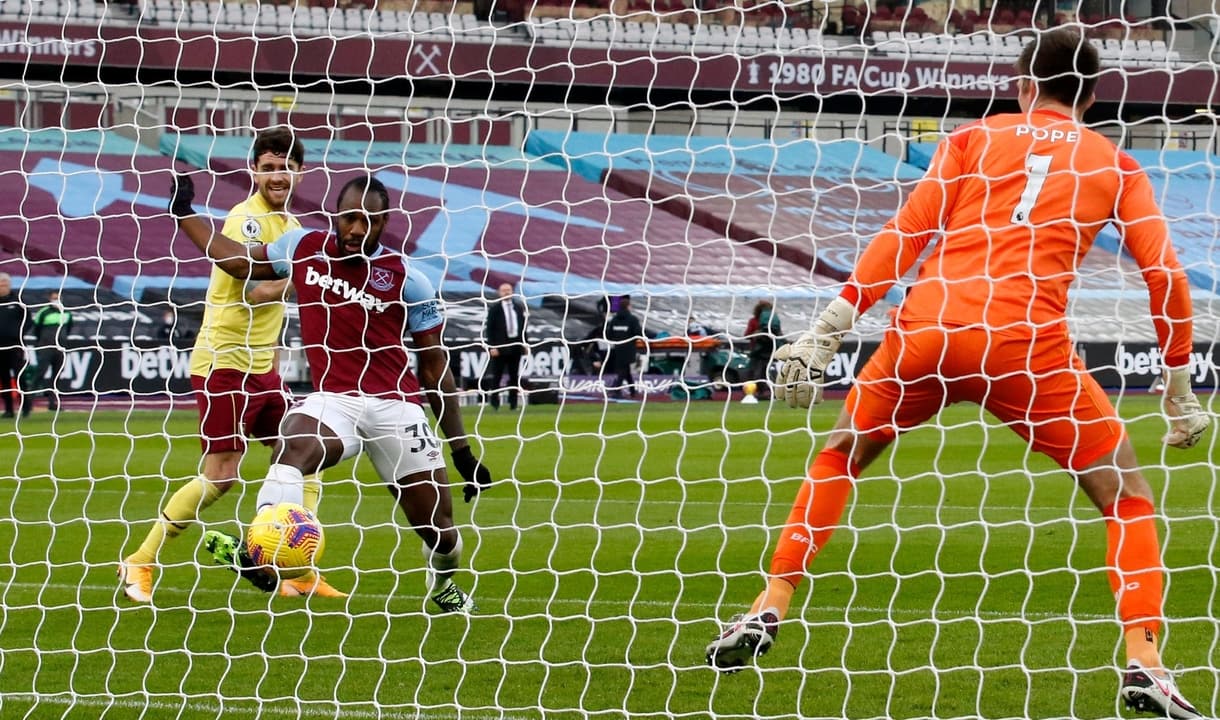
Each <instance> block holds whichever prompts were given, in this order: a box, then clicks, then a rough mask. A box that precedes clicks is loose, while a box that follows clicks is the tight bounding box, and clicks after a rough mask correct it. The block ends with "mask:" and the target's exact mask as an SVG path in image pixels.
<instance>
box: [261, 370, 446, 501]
mask: <svg viewBox="0 0 1220 720" xmlns="http://www.w3.org/2000/svg"><path fill="white" fill-rule="evenodd" d="M288 415H305V416H307V417H310V418H313V419H315V420H317V421H319V422H320V423H321V424H323V425H325V426H326V427H328V428H330V429H331V430H332V431H334V433H335V434H336V435H338V436H339V439H340V440H342V441H343V459H344V460H347V459H349V458H353V457H355V456H356V455H358V454H359V453H360V452H361V451H362V450H363V451H364V452H367V453H368V456H369V459H370V460H372V461H373V467H374V468H376V469H377V474H378V475H380V476H381V480H382V481H383V482H385V483H387V484H395V482H396V481H397V480H399V479H401V478H404V477H406V476H408V475H414V474H416V473H423V472H432V471H434V470H443V469H444V467H445V457H444V455H443V454H442V452H441V442H440V440H439V439H438V438H437V437H436V433H434V432H432V426H431V425H430V424H429V423H428V417H427V416H426V415H425V414H424V409H423V408H422V407H420V406H419V405H417V404H416V403H412V402H406V401H405V400H394V399H391V398H378V397H369V396H362V395H341V394H339V393H329V392H315V393H312V394H310V395H308V396H306V398H305V400H304V401H302V402H301V403H299V404H297V405H296V406H294V407H293V408H292V409H291V410H289V411H288ZM285 417H287V416H285Z"/></svg>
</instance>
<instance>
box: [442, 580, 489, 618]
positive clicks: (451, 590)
mask: <svg viewBox="0 0 1220 720" xmlns="http://www.w3.org/2000/svg"><path fill="white" fill-rule="evenodd" d="M432 602H434V603H436V606H437V607H439V608H440V609H441V612H443V613H461V614H462V615H470V614H472V613H476V612H478V611H479V606H478V605H475V604H474V598H472V597H470V596H469V595H467V594H466V591H464V590H462V589H461V588H460V587H458V586H457V583H455V582H453V581H452V580H446V581H445V586H444V587H442V588H441V589H440V590H437V591H436V592H434V593H432Z"/></svg>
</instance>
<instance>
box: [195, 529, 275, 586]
mask: <svg viewBox="0 0 1220 720" xmlns="http://www.w3.org/2000/svg"><path fill="white" fill-rule="evenodd" d="M203 548H204V549H205V550H207V551H208V552H210V553H212V560H214V561H215V562H216V564H217V565H224V566H225V567H227V568H229V569H230V570H232V571H233V572H235V573H237V574H238V575H240V576H242V577H243V578H245V579H246V580H248V581H250V584H251V585H253V586H254V587H256V588H258V589H259V590H262V591H263V592H275V588H276V586H277V585H278V584H279V583H278V582H277V580H276V577H275V575H274V574H272V573H269V572H267V571H266V570H264V569H263V568H261V567H259V566H257V565H255V564H254V561H253V560H251V559H250V553H248V552H246V544H245V543H244V542H242V541H241V538H239V537H237V536H236V535H230V534H228V533H225V532H220V531H219V530H208V531H207V532H205V533H204V534H203Z"/></svg>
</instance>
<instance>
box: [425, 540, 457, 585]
mask: <svg viewBox="0 0 1220 720" xmlns="http://www.w3.org/2000/svg"><path fill="white" fill-rule="evenodd" d="M423 553H424V561H425V562H426V563H428V594H429V595H433V594H435V593H436V592H437V591H438V590H441V589H442V588H444V587H445V585H446V583H448V582H449V578H451V577H453V574H454V573H455V572H457V569H458V564H459V563H461V561H462V536H461V535H458V539H457V542H456V543H454V545H453V549H452V550H450V551H449V552H447V553H439V552H437V551H436V550H435V549H433V548H430V547H428V545H427V543H425V544H424V547H423Z"/></svg>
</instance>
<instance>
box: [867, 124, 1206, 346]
mask: <svg viewBox="0 0 1220 720" xmlns="http://www.w3.org/2000/svg"><path fill="white" fill-rule="evenodd" d="M1110 222H1113V223H1115V225H1116V227H1117V229H1118V232H1119V234H1120V235H1121V236H1122V241H1123V246H1124V248H1125V249H1126V251H1127V252H1128V254H1130V255H1131V257H1132V258H1133V259H1134V260H1135V261H1136V262H1137V263H1138V264H1139V267H1140V269H1141V270H1142V272H1143V276H1144V281H1145V282H1146V283H1147V285H1148V290H1149V295H1150V300H1151V308H1152V313H1151V314H1152V320H1153V323H1154V325H1155V327H1156V331H1157V337H1158V339H1159V341H1160V345H1161V348H1162V350H1163V351H1164V353H1165V362H1166V364H1167V365H1168V366H1171V367H1172V366H1179V365H1185V364H1186V363H1187V362H1188V361H1189V357H1190V355H1189V353H1190V349H1191V348H1190V346H1191V315H1192V311H1191V302H1190V292H1189V285H1188V283H1187V280H1186V275H1185V273H1184V272H1183V270H1182V267H1181V265H1180V264H1179V262H1178V259H1177V255H1176V254H1175V253H1174V250H1173V246H1172V245H1171V244H1170V240H1169V231H1168V227H1167V226H1166V224H1165V220H1164V217H1163V216H1162V214H1161V210H1160V208H1159V207H1158V205H1157V202H1156V199H1155V197H1154V194H1153V189H1152V184H1151V183H1150V182H1149V180H1148V176H1147V175H1146V174H1145V173H1144V172H1143V170H1141V169H1140V167H1139V165H1138V164H1137V163H1136V162H1135V160H1133V159H1132V158H1131V157H1130V156H1129V155H1127V154H1126V153H1123V152H1121V151H1120V150H1119V149H1118V148H1116V147H1115V146H1114V144H1113V143H1112V142H1110V141H1109V140H1108V139H1107V138H1105V137H1104V136H1102V135H1101V134H1099V133H1096V132H1094V131H1092V130H1089V129H1087V128H1085V127H1083V126H1081V125H1080V124H1078V123H1077V122H1076V121H1074V120H1073V119H1072V118H1069V117H1067V116H1065V115H1062V114H1059V113H1056V112H1051V111H1033V112H1031V113H1029V114H1028V115H1025V114H1005V115H996V116H993V117H990V118H987V119H985V120H981V121H978V122H975V123H971V124H969V125H965V126H963V127H961V128H958V129H957V130H956V131H954V132H953V133H952V134H951V135H949V137H947V138H946V139H945V140H944V141H942V142H941V144H940V146H939V147H938V148H937V150H936V154H935V155H934V156H933V159H932V163H931V165H930V166H929V168H928V172H927V175H925V177H924V179H923V180H921V181H920V182H919V183H918V184H917V185H916V187H915V189H914V190H913V191H912V192H911V195H910V197H909V198H908V199H907V201H906V203H905V204H904V205H903V207H902V208H901V209H900V210H899V211H898V214H897V216H896V217H895V218H894V219H893V220H891V221H890V222H889V223H888V224H887V225H886V226H885V228H883V229H882V231H881V232H880V233H879V234H878V235H877V237H876V238H875V239H874V240H873V241H872V242H871V243H870V244H869V246H868V248H867V249H866V250H865V251H864V253H863V254H862V255H861V256H860V259H859V261H858V263H857V265H856V268H855V272H854V273H853V274H852V277H851V280H850V281H849V283H848V287H847V289H845V290H844V293H843V296H844V297H845V298H846V299H847V300H848V301H849V302H852V303H853V304H855V305H856V307H857V308H858V309H859V311H860V312H864V311H865V310H867V309H868V308H869V307H871V306H872V305H873V303H875V302H876V301H877V300H878V299H879V298H880V297H881V296H883V295H884V294H885V292H886V291H887V290H888V289H889V288H890V287H891V286H892V285H893V284H894V282H895V281H896V280H897V279H898V278H900V277H902V276H903V274H905V273H906V271H907V270H908V269H910V267H911V265H912V264H914V262H915V261H916V259H917V258H918V257H919V255H920V253H921V252H922V251H923V249H924V248H925V247H926V246H927V245H928V243H929V242H931V241H932V240H933V239H934V238H935V237H937V236H939V237H940V240H939V242H938V243H937V245H936V247H935V248H933V251H932V253H931V255H930V256H929V257H928V259H927V260H926V261H925V262H924V263H923V265H922V266H921V267H920V269H919V273H918V276H917V278H916V281H915V283H914V284H913V286H912V287H911V289H910V292H909V293H908V295H907V297H906V299H905V300H904V302H903V304H902V307H901V309H900V311H899V320H900V321H910V322H931V323H937V324H940V325H948V326H974V327H988V328H991V329H996V330H1002V329H1021V328H1025V329H1028V330H1029V331H1030V332H1033V330H1034V329H1035V328H1037V329H1038V334H1039V335H1044V334H1045V333H1047V332H1048V331H1049V332H1051V333H1053V332H1055V331H1057V330H1062V331H1063V332H1064V333H1066V330H1067V323H1066V318H1065V313H1066V309H1067V294H1068V287H1069V286H1070V285H1071V283H1072V281H1073V280H1074V279H1075V277H1076V270H1077V267H1078V266H1079V264H1080V261H1081V259H1082V258H1083V257H1084V255H1085V253H1087V252H1088V251H1089V249H1090V248H1091V247H1092V246H1093V241H1094V239H1095V238H1096V237H1097V233H1098V232H1099V231H1100V230H1101V229H1102V228H1103V227H1105V226H1106V225H1107V224H1108V223H1110Z"/></svg>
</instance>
